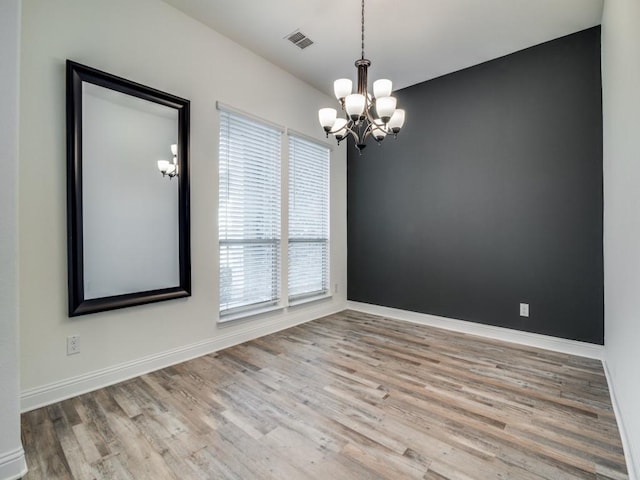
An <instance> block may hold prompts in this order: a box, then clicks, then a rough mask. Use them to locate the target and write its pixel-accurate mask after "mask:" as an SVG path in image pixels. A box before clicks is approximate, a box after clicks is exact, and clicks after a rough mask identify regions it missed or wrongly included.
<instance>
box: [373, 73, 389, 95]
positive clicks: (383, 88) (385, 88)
mask: <svg viewBox="0 0 640 480" xmlns="http://www.w3.org/2000/svg"><path fill="white" fill-rule="evenodd" d="M392 88H393V84H392V83H391V80H387V79H386V78H381V79H380V80H376V81H375V82H373V96H374V97H376V98H382V97H390V96H391V89H392Z"/></svg>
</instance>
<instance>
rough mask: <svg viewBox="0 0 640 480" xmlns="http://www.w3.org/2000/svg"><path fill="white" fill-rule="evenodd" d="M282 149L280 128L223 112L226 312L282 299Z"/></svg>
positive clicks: (223, 292)
mask: <svg viewBox="0 0 640 480" xmlns="http://www.w3.org/2000/svg"><path fill="white" fill-rule="evenodd" d="M280 152H281V131H280V130H278V129H277V128H274V127H272V126H269V125H266V124H262V123H260V122H258V121H255V120H253V119H250V118H246V117H243V116H242V115H239V114H236V113H231V112H227V111H223V110H221V111H220V150H219V155H220V159H219V160H220V165H219V167H220V168H219V172H220V177H219V178H220V185H219V196H220V197H219V211H218V219H219V220H218V221H219V246H220V247H219V248H220V313H221V314H229V313H233V312H236V311H240V310H245V309H252V308H259V307H262V306H267V305H273V304H275V303H277V302H278V300H279V291H280V288H279V286H280V196H281V188H280V176H281V171H280V168H281V167H280V156H281V153H280Z"/></svg>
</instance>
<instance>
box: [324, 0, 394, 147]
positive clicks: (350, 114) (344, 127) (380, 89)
mask: <svg viewBox="0 0 640 480" xmlns="http://www.w3.org/2000/svg"><path fill="white" fill-rule="evenodd" d="M361 25H362V56H361V57H360V59H359V60H356V67H357V68H358V85H357V88H358V90H357V93H351V88H352V86H353V85H352V82H351V80H350V79H348V78H340V79H338V80H336V81H335V82H334V83H333V91H334V93H335V95H336V98H337V99H338V101H339V102H340V106H341V107H342V110H343V111H344V112H345V113H346V117H345V118H337V115H338V113H337V111H336V109H335V108H321V109H320V110H319V111H318V119H319V120H320V125H322V128H324V131H325V133H326V135H327V137H328V136H329V134H332V135H333V136H335V137H336V140H338V144H339V143H340V141H341V140H343V139H344V138H345V137H346V136H347V135H351V136H352V137H353V139H354V141H355V144H356V148H357V149H358V151H359V152H360V153H362V149H363V148H364V147H366V144H365V140H366V139H367V137H369V136H372V137H373V138H374V139H375V140H376V142H378V144H380V142H382V140H384V138H385V137H386V136H387V135H388V134H392V135H393V137H394V138H395V137H396V136H397V135H398V132H399V131H400V129H401V128H402V125H403V124H404V110H402V109H399V108H398V109H396V99H395V98H394V97H392V96H391V89H392V84H391V80H387V79H381V80H376V81H375V82H373V96H371V94H370V93H368V91H367V90H368V87H367V70H368V68H369V67H370V66H371V62H370V61H369V60H367V59H366V58H364V0H362V22H361Z"/></svg>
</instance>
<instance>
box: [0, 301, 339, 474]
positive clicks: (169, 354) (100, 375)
mask: <svg viewBox="0 0 640 480" xmlns="http://www.w3.org/2000/svg"><path fill="white" fill-rule="evenodd" d="M344 307H345V305H344V303H339V304H336V302H332V303H330V304H327V303H319V304H317V305H314V306H312V307H307V308H304V309H300V308H299V307H298V308H291V309H289V312H288V313H287V315H286V317H284V318H282V317H279V318H277V319H275V320H274V319H272V320H269V319H268V317H267V318H266V319H264V321H259V322H251V323H249V322H247V324H246V328H242V329H240V330H235V331H234V332H232V333H227V334H225V332H224V330H225V328H226V326H222V327H220V328H219V329H218V331H219V333H220V335H219V336H217V337H215V338H211V339H207V340H203V341H201V342H196V343H192V344H190V345H185V346H183V347H179V348H175V349H172V350H167V351H165V352H161V353H157V354H155V355H150V356H146V357H143V358H140V359H137V360H133V361H130V362H125V363H121V364H119V365H115V366H112V367H108V368H104V369H101V370H96V371H93V372H90V373H87V374H84V375H79V376H76V377H71V378H67V379H64V380H60V381H57V382H53V383H50V384H47V385H44V386H41V387H35V388H30V389H26V390H23V391H22V394H21V396H20V405H21V410H22V412H23V413H24V412H28V411H30V410H34V409H36V408H40V407H43V406H46V405H50V404H52V403H55V402H59V401H61V400H65V399H67V398H71V397H75V396H77V395H81V394H83V393H87V392H90V391H93V390H97V389H99V388H102V387H106V386H109V385H113V384H116V383H119V382H122V381H124V380H128V379H130V378H134V377H137V376H139V375H144V374H145V373H149V372H152V371H155V370H159V369H161V368H165V367H168V366H171V365H175V364H177V363H181V362H184V361H187V360H191V359H192V358H196V357H200V356H202V355H206V354H208V353H212V352H216V351H218V350H222V349H223V348H228V347H231V346H233V345H238V344H239V343H243V342H247V341H249V340H253V339H254V338H258V337H262V336H264V335H268V334H270V333H274V332H277V331H280V330H284V329H286V328H289V327H293V326H295V325H299V324H301V323H305V322H308V321H311V320H314V319H316V318H320V317H323V316H325V315H331V314H333V313H336V312H339V311H342V310H344ZM261 318H262V317H261ZM1 478H2V477H1V476H0V479H1Z"/></svg>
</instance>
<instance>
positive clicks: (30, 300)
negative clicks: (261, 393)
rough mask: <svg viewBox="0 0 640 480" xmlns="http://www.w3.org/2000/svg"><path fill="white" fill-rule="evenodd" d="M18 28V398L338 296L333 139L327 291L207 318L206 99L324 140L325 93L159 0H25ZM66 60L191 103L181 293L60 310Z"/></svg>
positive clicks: (155, 362) (212, 123) (340, 181)
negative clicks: (258, 312) (186, 252)
mask: <svg viewBox="0 0 640 480" xmlns="http://www.w3.org/2000/svg"><path fill="white" fill-rule="evenodd" d="M22 27H23V32H22V58H21V60H22V70H21V72H22V93H21V105H20V113H21V121H20V125H21V136H20V148H21V151H20V179H19V181H20V183H19V187H20V197H19V202H20V203H19V205H20V207H19V208H20V210H19V219H20V256H19V262H20V264H19V266H20V276H21V278H20V309H21V312H20V324H21V328H22V330H21V346H22V375H21V376H22V388H23V403H22V406H23V408H26V409H28V408H33V407H35V406H37V405H39V404H42V403H46V402H49V401H52V400H55V399H57V398H60V397H64V396H70V395H74V394H77V393H79V392H80V391H82V390H86V389H90V388H95V387H96V386H99V385H101V384H104V383H106V382H112V381H116V380H119V379H122V378H123V377H125V376H132V375H137V374H139V373H141V372H142V371H145V370H149V369H152V368H157V367H159V366H162V365H166V364H168V363H171V362H175V361H177V360H180V359H183V358H187V357H189V356H193V355H197V354H201V353H205V352H207V351H211V350H212V349H215V348H220V347H223V346H226V345H230V344H233V343H238V342H241V341H244V340H247V339H248V338H252V337H255V336H257V335H260V334H264V333H267V332H270V331H275V330H277V329H281V328H284V327H286V326H288V325H292V324H295V323H299V322H302V321H306V320H309V319H311V318H313V317H318V316H321V315H323V314H326V313H329V312H333V311H338V310H340V309H342V308H343V307H344V305H345V302H346V300H345V290H346V155H345V150H344V147H341V148H338V149H336V150H334V152H333V154H332V159H331V167H332V177H331V183H332V191H331V200H332V205H331V234H332V239H331V240H332V253H333V256H332V258H331V272H332V277H333V278H332V285H333V284H335V283H338V292H339V293H338V294H337V295H334V297H333V298H332V299H331V300H325V301H321V302H317V303H314V304H311V305H308V306H304V307H296V308H291V309H290V310H289V311H284V312H276V313H272V314H268V315H263V316H261V317H256V318H252V319H248V320H242V321H239V322H230V324H224V325H218V324H217V323H216V321H217V319H218V277H217V275H218V273H217V264H218V257H217V255H218V251H217V201H218V189H217V164H218V161H217V150H218V112H217V111H216V104H215V102H216V100H220V101H222V102H223V103H225V104H227V105H231V106H233V107H236V108H238V109H241V110H244V111H247V112H251V113H252V114H254V115H256V116H259V117H262V118H265V119H268V120H270V121H272V122H275V123H278V124H280V125H284V126H289V127H292V128H295V129H296V130H298V131H300V132H302V133H305V134H307V135H311V136H314V137H316V138H318V139H323V135H322V132H321V131H320V129H319V127H318V125H317V113H316V112H317V110H318V108H320V107H321V106H323V105H325V104H328V103H329V104H330V103H331V102H333V100H332V99H331V98H329V97H328V96H326V95H324V94H323V93H321V92H319V91H317V90H315V89H313V88H311V87H310V86H308V85H307V84H305V83H303V82H301V81H300V80H298V79H297V78H295V77H293V76H291V75H290V74H288V73H286V72H284V71H283V70H281V69H279V68H277V67H275V66H274V65H272V64H270V63H268V62H267V61H265V60H263V59H261V58H260V57H258V56H256V55H254V54H252V53H251V52H249V51H247V50H245V49H243V48H241V47H240V46H238V45H237V44H235V43H233V42H231V41H230V40H228V39H227V38H225V37H223V36H221V35H219V34H218V33H216V32H214V31H212V30H211V29H209V28H207V27H205V26H204V25H202V24H200V23H198V22H196V21H195V20H193V19H191V18H189V17H187V16H185V15H184V14H182V13H180V12H179V11H177V10H175V9H174V8H172V7H170V6H168V5H167V4H165V3H163V2H161V1H159V0H136V1H135V2H132V1H130V0H101V1H91V2H87V1H85V0H57V1H55V2H52V1H50V0H25V1H24V6H23V23H22ZM66 59H71V60H74V61H77V62H79V63H83V64H86V65H89V66H92V67H95V68H98V69H100V70H104V71H107V72H109V73H112V74H115V75H118V76H121V77H125V78H127V79H130V80H133V81H136V82H138V83H142V84H144V85H148V86H151V87H154V88H157V89H159V90H163V91H166V92H169V93H172V94H175V95H178V96H180V97H184V98H187V99H190V100H191V177H190V178H191V234H192V241H191V253H192V281H193V290H192V293H193V296H192V297H190V298H186V299H179V300H172V301H168V302H160V303H155V304H151V305H145V306H139V307H133V308H127V309H123V310H117V311H111V312H104V313H98V314H92V315H86V316H81V317H74V318H73V319H69V318H68V317H67V286H66V282H67V272H66V268H67V258H66V242H67V238H66V190H65V185H66V173H65V149H66V146H65V94H64V92H65V83H64V75H65V70H64V62H65V60H66ZM155 173H156V172H152V174H155ZM71 334H79V335H80V336H81V353H80V354H79V355H74V356H66V346H65V345H66V337H67V336H68V335H71Z"/></svg>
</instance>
